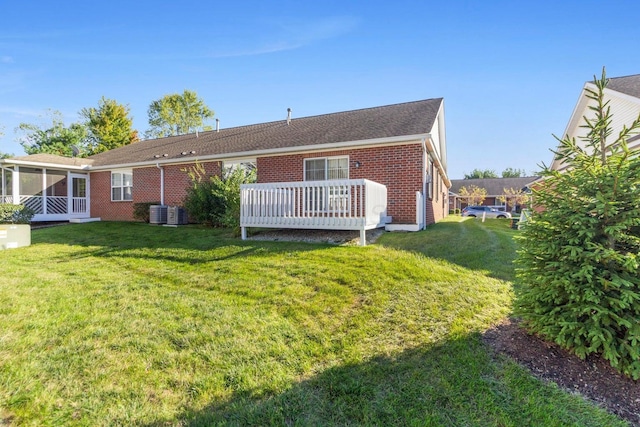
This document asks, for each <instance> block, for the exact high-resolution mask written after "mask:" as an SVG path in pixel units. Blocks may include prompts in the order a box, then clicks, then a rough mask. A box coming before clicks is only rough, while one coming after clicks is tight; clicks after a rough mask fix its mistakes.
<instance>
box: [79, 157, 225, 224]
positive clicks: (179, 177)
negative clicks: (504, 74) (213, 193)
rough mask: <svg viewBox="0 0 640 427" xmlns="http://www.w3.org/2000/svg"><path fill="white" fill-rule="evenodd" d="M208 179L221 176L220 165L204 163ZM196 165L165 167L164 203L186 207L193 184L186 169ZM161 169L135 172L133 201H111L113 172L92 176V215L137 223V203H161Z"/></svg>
mask: <svg viewBox="0 0 640 427" xmlns="http://www.w3.org/2000/svg"><path fill="white" fill-rule="evenodd" d="M201 164H202V166H203V167H204V168H205V171H206V174H207V176H212V175H214V174H218V175H220V172H221V168H222V164H221V163H220V162H206V163H201ZM190 166H193V164H188V165H167V166H163V168H164V203H165V204H166V205H182V202H183V200H184V197H185V196H186V194H187V193H186V189H187V187H188V186H189V185H190V183H191V181H190V179H189V177H188V175H187V173H186V172H184V171H183V170H185V169H187V168H189V167H190ZM160 200H161V195H160V169H158V168H157V167H155V166H150V167H145V168H136V169H133V200H132V201H118V202H112V201H111V172H110V171H105V172H93V173H91V216H93V217H100V218H102V219H103V220H105V221H133V220H134V218H133V204H134V203H138V202H159V201H160Z"/></svg>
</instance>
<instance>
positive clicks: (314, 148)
mask: <svg viewBox="0 0 640 427" xmlns="http://www.w3.org/2000/svg"><path fill="white" fill-rule="evenodd" d="M429 136H430V134H428V133H426V134H425V133H423V134H417V135H404V136H394V137H391V138H376V139H364V140H358V141H346V142H334V143H328V144H318V145H304V146H296V147H281V148H270V149H266V150H254V151H240V152H237V153H222V154H213V155H204V156H202V155H201V156H198V157H179V158H171V159H170V158H166V159H163V160H161V161H158V160H148V161H143V162H131V163H122V164H108V165H101V166H91V167H90V169H91V171H100V170H112V169H117V168H130V167H145V166H155V165H156V164H181V163H183V164H188V163H193V161H194V160H199V161H212V160H213V161H220V160H225V159H240V158H247V159H253V158H256V157H260V156H267V155H281V154H299V153H309V152H319V151H331V150H340V149H345V148H367V146H371V147H374V146H379V145H395V144H397V145H401V144H407V143H420V141H421V140H422V139H423V138H425V137H429Z"/></svg>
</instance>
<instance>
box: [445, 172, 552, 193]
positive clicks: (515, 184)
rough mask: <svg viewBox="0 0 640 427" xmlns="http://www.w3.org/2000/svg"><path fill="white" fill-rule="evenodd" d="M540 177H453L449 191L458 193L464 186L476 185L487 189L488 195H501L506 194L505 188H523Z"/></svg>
mask: <svg viewBox="0 0 640 427" xmlns="http://www.w3.org/2000/svg"><path fill="white" fill-rule="evenodd" d="M538 178H540V177H539V176H526V177H522V178H480V179H452V180H451V188H450V189H449V191H451V192H453V193H455V194H458V193H459V192H460V189H461V188H462V187H467V188H469V186H471V185H475V186H476V187H479V188H484V189H486V190H487V196H499V195H501V194H504V189H505V188H513V189H515V190H520V189H523V188H524V187H527V186H529V185H530V184H531V183H532V182H534V181H535V180H537V179H538Z"/></svg>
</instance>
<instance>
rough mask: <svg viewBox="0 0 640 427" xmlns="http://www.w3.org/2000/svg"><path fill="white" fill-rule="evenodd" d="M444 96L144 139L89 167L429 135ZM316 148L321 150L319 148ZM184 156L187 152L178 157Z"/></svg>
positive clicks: (98, 157)
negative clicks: (288, 119) (288, 121)
mask: <svg viewBox="0 0 640 427" xmlns="http://www.w3.org/2000/svg"><path fill="white" fill-rule="evenodd" d="M442 102H443V101H442V98H434V99H427V100H422V101H414V102H407V103H402V104H394V105H387V106H382V107H374V108H365V109H361V110H353V111H344V112H340V113H332V114H324V115H319V116H311V117H301V118H292V120H291V123H290V124H287V121H286V120H280V121H276V122H269V123H260V124H255V125H248V126H240V127H234V128H228V129H220V131H218V132H216V131H215V130H213V131H207V132H200V133H199V134H188V135H179V136H172V137H167V138H160V139H153V140H145V141H140V142H136V143H134V144H130V145H126V146H124V147H120V148H116V149H114V150H111V151H107V152H104V153H100V154H96V155H94V156H91V157H89V159H91V160H93V167H94V168H95V167H104V166H112V165H125V164H135V163H142V162H152V161H157V160H162V161H167V160H182V159H184V160H185V161H187V159H189V158H190V159H193V158H202V157H208V156H212V157H214V156H221V157H223V156H225V155H228V154H240V153H242V154H243V155H250V154H251V153H260V152H264V151H268V150H275V149H284V150H286V149H289V148H291V149H295V148H296V147H309V146H321V145H323V144H332V143H340V142H351V141H365V140H374V139H383V138H393V137H401V136H409V135H420V134H426V133H429V132H431V129H432V128H433V125H434V123H435V120H436V117H437V115H438V111H439V110H440V107H441V105H442ZM318 148H320V147H318ZM182 153H185V154H182Z"/></svg>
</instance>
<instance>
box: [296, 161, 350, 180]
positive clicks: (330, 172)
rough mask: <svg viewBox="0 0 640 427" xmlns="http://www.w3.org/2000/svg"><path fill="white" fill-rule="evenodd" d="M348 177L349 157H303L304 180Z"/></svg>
mask: <svg viewBox="0 0 640 427" xmlns="http://www.w3.org/2000/svg"><path fill="white" fill-rule="evenodd" d="M330 179H349V157H347V156H344V157H315V158H312V159H304V180H305V181H325V180H330Z"/></svg>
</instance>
